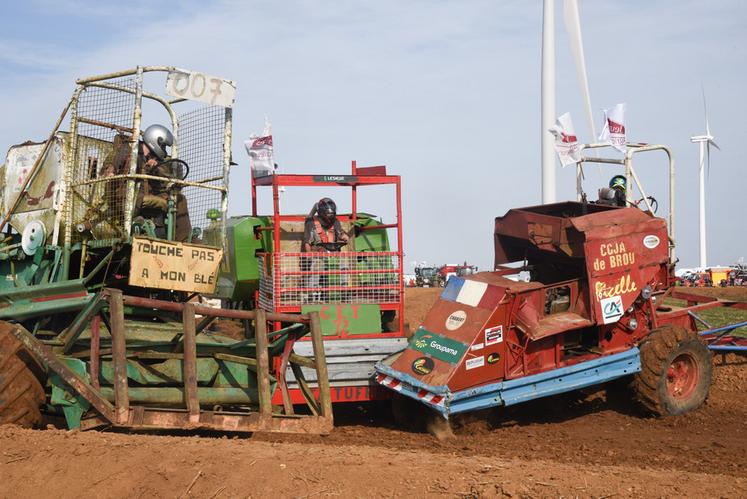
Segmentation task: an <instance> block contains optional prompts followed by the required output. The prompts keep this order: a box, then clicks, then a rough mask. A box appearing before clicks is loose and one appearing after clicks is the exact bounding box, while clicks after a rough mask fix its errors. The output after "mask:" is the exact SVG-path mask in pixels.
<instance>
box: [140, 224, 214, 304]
mask: <svg viewBox="0 0 747 499" xmlns="http://www.w3.org/2000/svg"><path fill="white" fill-rule="evenodd" d="M222 258H223V250H222V249H218V248H211V247H208V246H198V245H196V244H187V243H177V242H174V241H162V240H157V239H147V238H142V237H136V238H134V239H133V241H132V259H131V262H130V281H129V282H130V285H131V286H141V287H144V288H157V289H169V290H175V291H187V292H191V293H213V292H215V285H216V284H217V282H218V266H219V265H220V261H221V259H222Z"/></svg>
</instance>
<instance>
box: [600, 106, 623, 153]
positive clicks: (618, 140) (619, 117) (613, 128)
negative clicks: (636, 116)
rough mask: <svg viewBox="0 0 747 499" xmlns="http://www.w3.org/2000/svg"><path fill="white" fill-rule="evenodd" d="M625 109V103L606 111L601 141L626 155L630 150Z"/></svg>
mask: <svg viewBox="0 0 747 499" xmlns="http://www.w3.org/2000/svg"><path fill="white" fill-rule="evenodd" d="M625 107H626V104H625V103H624V102H623V103H621V104H617V105H616V106H615V107H613V108H612V109H605V110H604V127H603V128H602V133H601V134H600V135H599V141H600V142H604V143H607V144H610V145H611V146H612V147H614V148H615V149H617V150H618V151H620V152H621V153H625V152H626V151H627V150H628V147H627V143H628V140H627V139H626V137H625Z"/></svg>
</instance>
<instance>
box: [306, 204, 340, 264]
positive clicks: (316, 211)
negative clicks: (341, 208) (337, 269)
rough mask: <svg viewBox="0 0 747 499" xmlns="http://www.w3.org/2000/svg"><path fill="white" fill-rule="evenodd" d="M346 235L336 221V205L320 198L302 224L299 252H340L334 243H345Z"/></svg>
mask: <svg viewBox="0 0 747 499" xmlns="http://www.w3.org/2000/svg"><path fill="white" fill-rule="evenodd" d="M348 239H349V237H348V235H347V234H346V233H345V231H344V230H342V225H340V221H339V220H337V205H336V204H335V202H334V201H332V200H331V199H330V198H322V199H320V200H319V202H318V203H314V206H313V207H312V208H311V212H309V216H308V217H307V218H306V222H305V224H304V234H303V243H302V244H301V251H304V252H309V251H340V248H339V247H335V246H337V245H335V244H334V243H347V242H348Z"/></svg>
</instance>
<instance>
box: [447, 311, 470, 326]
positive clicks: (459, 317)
mask: <svg viewBox="0 0 747 499" xmlns="http://www.w3.org/2000/svg"><path fill="white" fill-rule="evenodd" d="M465 320H467V312H465V311H464V310H457V311H456V312H454V313H453V314H451V315H450V316H449V318H448V319H446V324H445V326H446V329H448V330H449V331H455V330H457V329H459V328H460V327H462V325H463V324H464V321H465Z"/></svg>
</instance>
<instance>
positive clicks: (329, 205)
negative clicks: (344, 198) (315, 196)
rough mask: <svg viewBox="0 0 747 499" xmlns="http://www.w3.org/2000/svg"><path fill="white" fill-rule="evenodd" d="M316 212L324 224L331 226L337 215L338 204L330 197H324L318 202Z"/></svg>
mask: <svg viewBox="0 0 747 499" xmlns="http://www.w3.org/2000/svg"><path fill="white" fill-rule="evenodd" d="M316 212H317V214H318V215H319V220H321V222H322V225H324V226H326V227H329V226H330V225H332V224H333V223H334V222H335V218H336V217H337V205H336V204H335V202H334V201H332V200H331V199H330V198H322V199H320V200H319V202H318V203H317V204H316Z"/></svg>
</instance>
